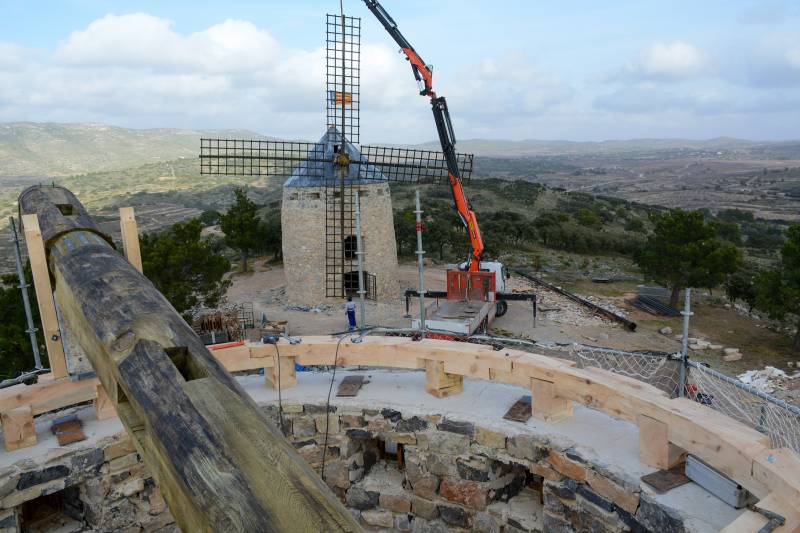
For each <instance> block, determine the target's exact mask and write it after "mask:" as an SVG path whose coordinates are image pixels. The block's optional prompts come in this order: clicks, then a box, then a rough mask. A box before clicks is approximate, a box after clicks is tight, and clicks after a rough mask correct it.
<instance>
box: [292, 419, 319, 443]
mask: <svg viewBox="0 0 800 533" xmlns="http://www.w3.org/2000/svg"><path fill="white" fill-rule="evenodd" d="M316 434H317V425H316V423H315V422H314V419H313V418H311V417H307V416H300V417H297V418H295V419H294V420H292V435H294V436H295V437H299V438H304V437H313V436H314V435H316Z"/></svg>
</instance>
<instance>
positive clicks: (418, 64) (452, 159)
mask: <svg viewBox="0 0 800 533" xmlns="http://www.w3.org/2000/svg"><path fill="white" fill-rule="evenodd" d="M364 3H365V4H367V7H368V8H369V10H370V11H372V14H373V15H375V17H376V18H377V19H378V21H379V22H380V23H381V24H382V25H383V27H384V28H386V31H387V32H389V35H391V37H392V38H393V39H394V40H395V42H396V43H397V44H398V45H399V46H400V50H401V51H402V52H403V53H404V54H405V56H406V59H407V60H408V61H409V63H411V70H412V71H413V73H414V78H415V79H416V80H417V83H418V84H419V86H420V92H419V94H420V95H422V96H427V97H428V98H430V102H431V109H432V110H433V118H434V120H435V122H436V131H437V132H438V134H439V142H440V143H441V145H442V152H444V157H445V162H446V164H447V173H448V180H449V182H450V188H451V190H452V192H453V201H454V202H455V207H456V210H457V211H458V216H459V218H460V219H461V222H462V223H463V224H464V226H465V227H466V228H467V233H468V234H469V240H470V253H469V258H468V260H467V262H466V264H465V265H464V270H468V271H471V272H477V271H479V270H481V258H482V256H483V251H484V246H483V238H482V237H481V230H480V228H479V227H478V218H477V217H476V216H475V211H473V210H472V207H471V206H470V203H469V200H467V195H466V193H465V192H464V187H463V185H462V183H461V175H460V172H459V170H458V160H457V158H456V136H455V133H453V123H452V122H451V121H450V112H449V111H448V109H447V100H445V98H444V96H438V95H437V94H436V93H435V92H434V90H433V67H432V66H431V65H428V64H427V63H425V61H423V60H422V58H421V57H420V55H419V54H418V53H417V51H416V50H414V47H413V46H411V43H409V42H408V41H407V40H406V38H405V37H403V34H402V33H400V30H398V29H397V23H396V22H395V21H394V20H393V19H392V17H391V16H390V15H389V13H387V12H386V10H385V9H384V8H383V6H382V5H381V4H380V2H378V1H377V0H364Z"/></svg>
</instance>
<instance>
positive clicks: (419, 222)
mask: <svg viewBox="0 0 800 533" xmlns="http://www.w3.org/2000/svg"><path fill="white" fill-rule="evenodd" d="M416 201H417V203H416V207H417V208H416V210H415V211H414V213H415V214H416V215H417V264H418V265H419V329H420V331H421V332H422V336H423V337H424V336H425V328H426V326H425V275H424V268H425V265H424V261H423V256H424V255H425V250H423V249H422V207H421V206H420V201H419V189H417V191H416Z"/></svg>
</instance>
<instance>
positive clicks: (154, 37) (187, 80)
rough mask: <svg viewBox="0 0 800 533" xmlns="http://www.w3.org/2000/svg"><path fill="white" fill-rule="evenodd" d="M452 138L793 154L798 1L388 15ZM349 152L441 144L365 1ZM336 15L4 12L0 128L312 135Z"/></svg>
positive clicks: (569, 1)
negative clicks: (355, 141)
mask: <svg viewBox="0 0 800 533" xmlns="http://www.w3.org/2000/svg"><path fill="white" fill-rule="evenodd" d="M382 4H383V6H384V7H385V8H386V10H387V11H388V12H389V13H390V14H391V15H392V17H393V18H394V20H395V21H396V22H397V24H398V27H399V29H400V30H401V31H402V32H403V34H404V35H405V37H406V38H407V39H408V41H409V42H411V43H412V45H413V46H414V47H415V48H416V50H417V52H419V54H420V55H421V56H422V57H423V58H424V59H425V61H427V62H428V63H430V64H432V65H434V89H435V90H436V91H437V92H438V93H439V94H440V95H444V96H446V97H447V100H448V103H449V107H450V112H451V115H452V118H453V123H454V129H455V132H456V135H457V137H458V138H462V139H467V138H470V139H473V138H487V139H515V140H521V139H548V140H550V139H564V140H575V141H585V140H589V141H598V140H606V139H631V138H666V137H680V138H691V139H706V138H711V137H718V136H729V137H739V138H746V139H754V140H781V139H798V138H800V0H791V1H780V0H760V1H759V0H754V1H749V0H747V1H746V0H742V1H735V0H703V1H697V0H692V1H687V0H670V1H666V0H663V1H660V2H656V1H653V0H615V1H609V0H601V1H597V0H562V1H558V2H556V1H549V0H527V1H518V0H503V1H500V2H497V1H491V2H490V1H487V0H460V1H457V0H437V1H434V2H430V1H418V0H402V1H401V0H384V1H383V2H382ZM344 8H345V12H346V13H347V14H348V15H351V16H357V17H361V26H362V38H361V50H362V62H361V94H362V97H361V99H362V102H361V141H362V142H364V143H376V142H391V143H417V142H425V141H429V140H433V139H435V137H436V133H435V132H436V130H435V126H434V123H433V119H432V116H431V112H430V105H429V103H428V100H427V98H423V97H421V96H419V94H418V90H417V86H416V83H415V81H414V79H413V76H412V74H411V70H410V68H409V66H408V64H407V63H406V62H405V61H404V60H403V56H402V55H401V54H399V53H398V47H397V46H396V45H395V43H394V41H392V40H391V38H390V37H389V35H388V34H387V33H386V32H385V30H384V29H383V27H382V26H380V24H379V23H378V22H377V20H376V19H375V18H374V17H373V15H372V14H371V13H370V12H369V10H368V9H367V8H366V6H365V5H364V3H363V2H361V1H356V0H345V1H344ZM338 10H339V2H338V1H335V0H325V1H322V0H304V1H293V2H292V1H273V0H225V1H215V2H205V1H202V0H195V1H186V0H170V1H169V2H165V1H145V0H141V1H136V0H115V1H110V0H58V1H56V0H39V1H37V2H30V1H16V0H0V12H1V13H2V16H0V122H14V121H37V122H101V123H107V124H112V125H117V126H124V127H133V128H161V127H170V128H193V129H221V128H233V129H250V130H253V131H257V132H259V133H262V134H265V135H271V136H276V137H282V138H302V139H316V138H318V137H320V136H321V134H322V133H323V131H324V126H325V116H324V109H325V92H324V85H325V52H324V39H325V14H326V13H338Z"/></svg>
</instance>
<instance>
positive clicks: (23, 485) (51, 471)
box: [17, 465, 70, 490]
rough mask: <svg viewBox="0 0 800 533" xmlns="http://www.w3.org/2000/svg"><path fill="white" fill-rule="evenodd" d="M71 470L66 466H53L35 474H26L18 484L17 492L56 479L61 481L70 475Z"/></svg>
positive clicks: (36, 471)
mask: <svg viewBox="0 0 800 533" xmlns="http://www.w3.org/2000/svg"><path fill="white" fill-rule="evenodd" d="M69 472H70V470H69V468H67V467H66V466H64V465H58V466H51V467H49V468H44V469H42V470H34V471H33V472H24V473H23V474H22V475H21V476H20V477H19V481H18V482H17V490H25V489H27V488H29V487H33V486H34V485H41V484H43V483H47V482H48V481H53V480H54V479H61V478H64V477H67V476H68V475H69Z"/></svg>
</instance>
